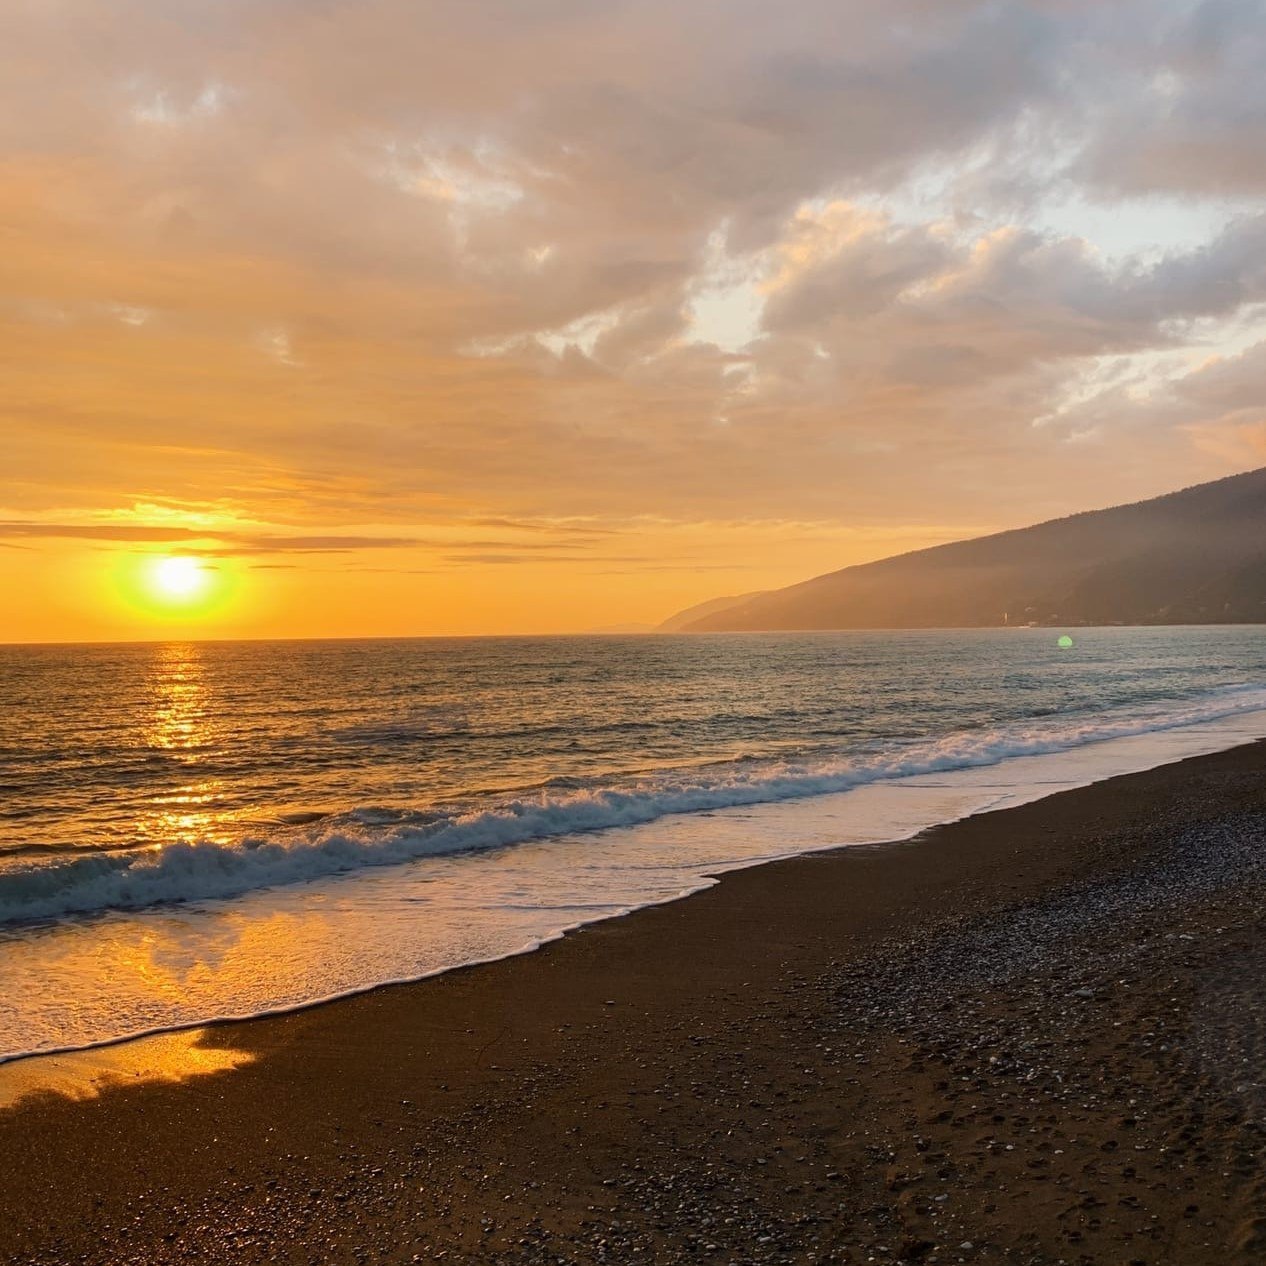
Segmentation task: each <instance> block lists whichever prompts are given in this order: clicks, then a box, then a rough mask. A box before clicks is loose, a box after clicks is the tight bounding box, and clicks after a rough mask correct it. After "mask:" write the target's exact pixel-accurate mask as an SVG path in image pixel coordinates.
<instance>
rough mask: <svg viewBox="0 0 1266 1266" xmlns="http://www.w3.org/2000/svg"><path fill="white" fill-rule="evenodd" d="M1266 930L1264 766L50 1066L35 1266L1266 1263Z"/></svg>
mask: <svg viewBox="0 0 1266 1266" xmlns="http://www.w3.org/2000/svg"><path fill="white" fill-rule="evenodd" d="M1264 897H1266V745H1262V744H1257V745H1254V746H1251V747H1246V748H1240V749H1237V750H1235V751H1232V752H1226V753H1221V754H1218V755H1215V756H1208V757H1201V758H1198V759H1196V760H1191V761H1187V762H1184V763H1183V764H1181V765H1171V766H1167V767H1164V768H1162V769H1159V770H1154V771H1151V772H1149V773H1144V774H1136V775H1130V776H1128V777H1124V778H1119V779H1114V780H1112V781H1110V782H1106V783H1101V784H1098V785H1096V786H1094V787H1089V788H1085V789H1083V790H1079V791H1074V792H1068V793H1064V794H1062V795H1059V796H1054V797H1051V798H1048V799H1046V800H1043V801H1040V802H1037V803H1035V804H1032V805H1027V806H1024V807H1021V808H1018V809H1012V810H1008V811H1005V812H999V813H993V814H987V815H983V816H981V817H978V818H974V819H970V820H968V821H966V822H962V823H958V824H955V825H952V826H947V827H942V828H938V829H937V830H935V831H932V832H929V833H928V834H927V835H925V836H923V837H921V838H920V839H918V840H916V841H913V842H909V843H904V844H894V845H883V846H875V847H867V848H854V849H847V850H840V851H837V852H833V853H824V854H815V855H812V856H808V857H802V858H798V859H795V860H791V861H786V862H779V863H775V864H773V865H769V866H764V867H760V868H757V869H754V870H749V871H743V872H738V873H734V874H731V875H727V876H725V877H724V879H723V880H722V881H721V882H720V883H719V884H718V885H717V886H716V887H714V888H712V889H710V890H708V891H707V892H703V893H700V894H697V895H695V896H693V897H690V898H688V899H686V900H684V901H680V902H677V903H674V904H672V905H669V906H663V907H659V908H656V909H651V910H645V911H641V912H639V913H637V914H635V915H632V916H630V917H628V918H625V919H620V920H613V921H610V922H607V923H603V924H599V925H596V926H594V927H591V928H588V929H585V930H584V931H581V932H579V933H576V934H574V935H571V936H568V937H566V938H565V939H563V940H562V941H559V942H556V943H554V944H551V945H548V946H546V947H545V948H544V949H542V950H541V951H539V952H538V953H535V954H531V955H527V956H524V957H520V958H515V959H510V960H507V961H504V962H501V963H495V964H491V965H487V966H482V967H477V968H472V969H469V970H464V971H459V972H453V973H450V974H449V975H446V976H443V977H439V978H437V979H434V980H429V981H424V982H421V983H419V984H415V985H406V986H398V987H392V988H387V989H382V990H378V991H376V992H374V993H371V994H366V995H363V996H361V997H358V998H353V999H348V1000H344V1001H341V1002H337V1003H333V1004H330V1005H328V1006H323V1007H317V1008H313V1009H310V1010H308V1011H304V1012H300V1013H296V1014H294V1015H290V1016H284V1017H278V1018H273V1019H266V1020H259V1021H254V1022H250V1023H246V1024H233V1025H223V1026H219V1027H216V1028H214V1029H211V1030H207V1031H205V1032H203V1033H201V1034H199V1035H196V1036H194V1037H192V1038H188V1039H184V1040H182V1041H175V1042H173V1041H172V1040H170V1039H166V1043H167V1044H166V1046H161V1045H155V1044H146V1043H139V1044H134V1045H132V1046H130V1047H128V1048H117V1049H116V1050H115V1051H114V1052H112V1053H111V1054H110V1055H109V1056H85V1057H75V1058H72V1059H70V1060H63V1061H61V1062H60V1063H59V1064H58V1065H56V1066H54V1065H51V1064H45V1065H43V1067H44V1068H46V1069H48V1073H47V1075H44V1074H43V1073H41V1065H40V1064H39V1063H32V1064H29V1065H28V1066H27V1067H26V1068H25V1069H23V1070H22V1072H21V1074H20V1075H21V1077H22V1078H23V1081H22V1083H21V1086H20V1093H21V1097H17V1101H16V1103H13V1104H11V1106H9V1107H7V1108H3V1109H0V1157H3V1158H4V1170H3V1174H4V1177H3V1181H2V1182H0V1262H3V1263H4V1264H5V1266H9V1264H10V1263H58V1264H60V1263H75V1262H84V1263H93V1264H97V1263H101V1264H103V1266H108V1264H112V1263H125V1262H126V1263H145V1264H146V1266H161V1264H162V1263H169V1262H205V1263H239V1262H240V1263H292V1262H293V1263H365V1262H406V1263H407V1262H430V1261H437V1260H438V1261H447V1262H450V1263H451V1262H549V1263H559V1262H563V1263H570V1262H585V1263H589V1262H612V1263H621V1264H623V1263H627V1262H637V1261H642V1262H679V1261H680V1262H686V1261H691V1262H693V1261H705V1262H835V1261H838V1262H868V1261H871V1260H874V1261H877V1262H897V1261H905V1262H915V1261H918V1262H960V1261H961V1262H978V1261H980V1262H991V1261H1008V1262H1030V1263H1047V1262H1049V1263H1057V1262H1061V1261H1062V1262H1067V1263H1101V1262H1102V1263H1120V1264H1121V1266H1125V1264H1126V1263H1135V1262H1140V1263H1157V1264H1160V1263H1206V1262H1207V1263H1215V1262H1216V1263H1225V1262H1241V1261H1242V1262H1250V1261H1260V1260H1263V1257H1266V1159H1264V1157H1263V1150H1262V1145H1263V1141H1264V1140H1266V1127H1264V1126H1263V1122H1264V1121H1266V935H1264V933H1266V902H1264V901H1263V898H1264ZM15 1068H21V1066H20V1065H19V1066H14V1068H10V1069H9V1070H8V1071H7V1073H6V1072H5V1070H0V1103H3V1102H4V1097H5V1096H4V1088H5V1085H6V1084H7V1085H8V1086H9V1087H10V1096H9V1097H10V1099H13V1098H15V1097H16V1096H17V1094H18V1092H17V1091H16V1090H14V1089H13V1088H14V1086H15V1085H17V1083H16V1081H15V1080H14V1079H15V1078H16V1077H17V1076H18V1073H16V1072H15ZM186 1074H187V1075H186ZM5 1078H7V1079H8V1080H7V1082H6V1080H5ZM41 1084H44V1085H46V1086H47V1087H48V1088H47V1089H46V1090H44V1091H41V1090H40V1089H39V1087H40V1085H41Z"/></svg>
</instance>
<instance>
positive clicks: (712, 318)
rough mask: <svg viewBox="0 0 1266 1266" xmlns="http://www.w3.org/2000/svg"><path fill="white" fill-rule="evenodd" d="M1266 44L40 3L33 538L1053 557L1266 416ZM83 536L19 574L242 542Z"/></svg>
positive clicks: (885, 19)
mask: <svg viewBox="0 0 1266 1266" xmlns="http://www.w3.org/2000/svg"><path fill="white" fill-rule="evenodd" d="M1263 16H1266V14H1264V11H1263V5H1262V4H1261V3H1260V2H1259V0H1094V2H1093V3H1092V2H1091V0H1059V2H1058V3H1056V2H1054V0H1031V2H1028V3H1020V4H1003V3H997V2H996V0H884V3H880V0H853V2H852V3H850V4H848V5H841V4H839V3H838V0H789V3H788V4H785V5H779V6H773V5H770V4H768V3H765V2H764V0H724V2H723V0H686V2H685V3H682V2H680V0H675V2H674V3H671V4H670V3H668V0H644V3H641V4H638V5H630V4H626V3H617V2H616V0H597V2H596V3H583V4H582V3H580V2H579V0H548V2H547V3H542V4H535V5H522V4H518V3H512V2H511V0H489V3H486V4H479V5H470V4H467V3H458V2H457V0H438V2H436V3H431V4H427V5H417V4H413V3H408V2H407V0H358V2H357V3H352V2H351V0H329V2H328V3H322V4H319V5H316V4H312V3H310V2H309V0H270V3H268V4H257V3H246V0H225V2H223V3H218V4H214V5H212V4H209V3H202V2H201V0H196V2H191V3H188V4H184V5H182V6H181V7H180V20H179V21H174V20H172V18H171V13H170V6H164V5H162V4H159V3H157V0H121V2H119V3H110V4H106V3H105V2H104V0H64V3H62V4H60V5H58V6H48V5H26V6H22V7H20V9H19V11H18V12H16V13H15V14H14V15H12V17H11V19H10V20H9V22H8V23H7V24H6V40H5V43H4V46H3V48H0V231H2V232H3V233H4V235H5V241H6V250H5V252H4V259H3V261H0V293H2V294H3V295H4V299H3V301H2V302H0V360H2V362H3V372H4V375H5V381H6V390H5V398H4V400H3V401H2V402H0V425H2V426H3V428H4V434H5V449H6V451H5V461H6V502H7V504H8V505H9V506H10V507H11V508H12V510H13V512H14V514H15V515H22V516H29V517H30V518H31V519H32V520H34V519H36V518H41V517H42V518H48V517H49V516H50V515H51V514H52V513H53V512H54V511H59V510H60V508H64V507H72V508H74V509H76V510H79V511H82V512H83V513H84V514H89V513H97V514H98V515H100V514H101V513H103V512H105V511H107V510H109V509H110V508H111V507H113V506H116V505H118V504H119V503H120V502H121V501H124V500H126V499H127V498H129V497H131V496H133V495H136V490H138V489H139V490H144V495H145V497H146V498H147V499H148V500H151V501H158V500H161V499H163V498H166V499H168V500H171V501H174V502H178V503H183V502H196V501H212V502H215V503H217V504H218V503H220V502H223V503H225V504H229V505H232V506H236V507H238V508H239V509H240V510H241V511H242V513H243V514H244V515H245V516H246V517H247V518H249V519H250V520H251V521H252V522H253V523H256V524H259V525H262V526H260V527H259V528H258V530H254V531H251V530H246V529H244V528H239V529H235V530H234V531H232V532H228V531H225V532H220V533H215V534H213V536H214V539H215V540H216V541H218V542H219V549H220V550H221V551H228V552H236V553H240V554H248V555H263V554H297V553H301V552H312V553H330V552H355V553H362V552H370V551H374V550H385V549H406V548H413V547H416V548H419V549H435V550H438V551H440V552H441V553H445V554H446V556H448V557H456V556H463V557H464V560H465V561H466V562H468V563H470V564H472V565H475V564H479V563H482V564H487V565H501V563H502V562H503V561H504V560H505V559H508V558H510V557H515V558H520V557H525V556H527V555H528V554H530V553H532V552H533V551H532V550H531V549H530V548H529V547H528V546H527V545H526V544H525V543H524V542H523V541H522V540H521V539H518V538H520V537H525V536H540V537H541V538H542V542H543V543H544V542H548V544H546V545H543V548H542V549H540V550H538V551H536V552H537V553H538V554H540V555H541V556H544V555H545V554H546V553H548V552H549V551H553V553H554V554H556V555H558V556H559V557H561V556H563V555H568V554H571V553H575V552H583V551H582V550H581V549H580V543H581V541H582V540H583V539H585V538H595V537H597V536H599V535H601V534H603V533H605V532H609V531H612V530H624V531H628V530H630V525H631V524H632V523H633V522H634V520H635V519H636V517H637V516H639V515H644V514H653V515H658V516H661V517H663V518H664V519H666V520H669V521H674V522H702V521H707V520H709V519H714V518H733V517H747V518H750V519H752V520H753V521H763V520H766V519H777V518H789V517H796V516H801V517H812V518H823V519H830V518H834V519H835V520H836V521H837V522H838V521H858V520H873V519H882V520H885V521H887V522H889V523H890V524H894V525H898V524H901V523H908V522H911V521H914V520H917V519H920V516H925V515H926V514H927V513H931V514H933V515H935V516H936V517H937V518H938V520H941V521H950V522H954V521H962V522H976V521H978V520H979V519H980V518H982V517H987V518H990V519H994V520H997V521H1020V520H1022V519H1023V518H1026V517H1029V515H1030V513H1031V512H1032V510H1033V508H1034V507H1035V506H1039V505H1040V507H1041V508H1042V509H1043V510H1050V511H1058V510H1071V509H1076V508H1079V507H1080V506H1082V505H1084V504H1095V503H1100V504H1102V503H1106V502H1110V501H1113V500H1117V499H1120V498H1122V497H1129V496H1132V495H1143V494H1145V493H1148V492H1155V491H1160V490H1161V489H1163V488H1165V487H1167V486H1169V485H1172V484H1175V483H1183V482H1190V481H1191V478H1193V477H1199V476H1202V475H1209V476H1212V475H1215V474H1221V473H1225V472H1226V470H1228V469H1231V468H1234V467H1236V466H1237V465H1241V464H1245V463H1247V462H1251V461H1253V460H1256V458H1255V457H1254V454H1255V453H1256V452H1257V450H1256V449H1255V448H1254V447H1253V444H1252V443H1251V442H1248V441H1244V440H1242V439H1241V440H1237V441H1235V443H1229V444H1226V445H1215V444H1212V443H1210V441H1209V436H1211V435H1213V434H1215V433H1216V434H1218V435H1224V436H1236V435H1239V436H1249V437H1250V438H1251V436H1253V435H1255V434H1256V432H1255V431H1253V429H1252V428H1253V426H1254V425H1255V422H1254V420H1253V416H1252V411H1253V409H1254V408H1256V407H1257V405H1256V403H1255V402H1256V401H1257V399H1258V397H1257V394H1256V391H1255V387H1254V384H1253V382H1252V380H1251V376H1246V377H1245V378H1244V379H1243V380H1242V381H1239V382H1238V384H1237V386H1236V387H1235V391H1236V392H1238V395H1237V396H1236V399H1237V400H1238V401H1239V403H1238V404H1236V405H1235V407H1234V408H1231V407H1229V406H1228V407H1224V403H1225V402H1223V401H1220V400H1215V399H1213V398H1212V395H1211V393H1212V392H1213V387H1212V386H1211V385H1210V384H1211V383H1212V379H1201V380H1198V381H1197V380H1193V379H1192V378H1191V375H1190V367H1191V363H1192V357H1193V354H1195V353H1199V356H1200V357H1204V356H1207V355H1209V354H1210V353H1215V354H1217V353H1222V354H1225V355H1226V356H1230V355H1232V354H1233V353H1232V352H1231V351H1229V350H1228V349H1227V348H1226V347H1222V346H1220V345H1219V342H1218V340H1219V338H1220V337H1222V335H1221V334H1220V333H1219V331H1222V332H1225V331H1227V330H1230V329H1231V328H1232V327H1233V326H1236V323H1237V322H1239V323H1242V322H1245V321H1247V320H1249V319H1250V317H1251V318H1252V319H1254V320H1258V321H1261V320H1262V318H1261V316H1260V313H1259V314H1258V315H1257V316H1253V314H1254V313H1255V312H1256V309H1257V305H1260V304H1262V303H1263V301H1266V264H1264V263H1263V261H1264V260H1266V179H1264V178H1263V176H1262V170H1263V169H1262V164H1261V162H1260V155H1261V153H1262V152H1263V139H1264V136H1266V133H1264V132H1263V128H1264V127H1266V87H1264V86H1263V84H1264V81H1263V78H1262V76H1261V75H1259V74H1258V73H1257V72H1256V67H1257V66H1258V64H1259V63H1260V62H1261V60H1262V54H1263V52H1264V51H1266V49H1263V45H1262V41H1263V38H1266V37H1264V36H1263V31H1264V30H1266V23H1264V22H1263V21H1262V19H1263ZM1162 198H1164V199H1168V200H1169V201H1168V202H1167V203H1165V206H1169V205H1177V206H1180V207H1182V208H1185V209H1188V210H1193V218H1192V219H1191V221H1190V222H1191V224H1193V225H1194V224H1199V225H1205V226H1207V231H1206V229H1205V228H1199V229H1197V228H1183V229H1181V231H1179V230H1175V229H1174V228H1173V226H1172V225H1171V224H1170V223H1169V222H1168V221H1167V220H1166V216H1167V215H1169V214H1170V213H1169V212H1167V211H1166V210H1165V209H1164V206H1162V203H1161V201H1158V200H1159V199H1162ZM1056 205H1059V206H1078V207H1089V208H1092V209H1094V210H1095V211H1096V214H1098V215H1100V217H1101V221H1106V222H1109V223H1113V224H1114V229H1113V235H1112V241H1111V243H1110V248H1109V245H1107V244H1105V242H1103V241H1100V240H1097V237H1096V234H1097V233H1098V232H1099V230H1097V229H1095V228H1094V226H1093V225H1091V224H1090V221H1089V220H1087V222H1086V224H1082V223H1081V222H1080V221H1077V220H1076V217H1071V218H1068V217H1066V219H1065V220H1064V221H1060V222H1059V223H1055V222H1053V221H1052V217H1051V208H1052V207H1053V206H1056ZM1194 211H1198V212H1199V213H1200V214H1199V215H1198V216H1195V215H1194ZM1185 223H1187V222H1186V221H1184V224H1185ZM1088 225H1089V227H1087V226H1088ZM1122 225H1124V227H1122ZM1131 226H1136V227H1131ZM1157 240H1162V241H1164V242H1165V243H1167V245H1166V248H1165V249H1164V250H1158V249H1157V247H1156V245H1155V243H1156V241H1157ZM1264 332H1266V326H1264ZM1228 337H1229V336H1228ZM1171 355H1174V356H1177V358H1178V359H1177V361H1175V362H1173V363H1172V364H1171V363H1170V362H1169V361H1167V360H1166V357H1168V356H1171ZM1127 362H1128V367H1127V368H1122V366H1125V365H1127ZM1131 375H1133V377H1131ZM1136 379H1137V381H1136ZM1222 390H1225V391H1227V392H1230V391H1231V388H1230V386H1226V387H1224V388H1222ZM1201 393H1203V394H1201ZM1245 411H1247V412H1245ZM1245 427H1247V428H1248V430H1244V429H1243V428H1245ZM1236 428H1240V429H1239V430H1237V429H1236ZM1127 456H1128V457H1129V459H1130V460H1129V461H1128V462H1127V461H1126V460H1125V459H1126V457H1127ZM454 522H459V523H463V522H464V523H466V524H467V525H469V527H470V529H472V530H480V531H482V532H484V533H486V539H485V537H484V536H480V537H479V538H474V537H472V538H471V539H469V540H467V541H466V543H465V544H464V545H462V544H461V543H460V542H457V541H455V540H454V539H452V535H451V533H449V532H440V531H437V530H436V525H439V524H450V525H451V524H453V523H454ZM364 524H374V525H375V527H376V529H377V530H379V531H380V535H361V534H359V533H357V532H356V531H355V530H354V529H355V528H356V527H358V526H359V525H364ZM63 526H64V527H65V529H66V530H65V531H64V532H62V533H58V532H55V531H53V530H52V529H51V528H50V527H49V525H48V524H44V526H43V528H42V529H41V530H40V531H39V532H36V530H35V529H34V528H32V527H31V526H30V525H29V524H28V525H26V526H22V525H21V524H19V525H17V526H13V525H8V526H0V535H3V536H5V537H7V538H8V539H9V543H10V544H12V543H13V542H14V541H17V540H19V539H37V538H38V537H40V536H42V537H45V538H49V537H53V536H57V535H61V536H64V537H65V538H67V539H70V538H73V537H79V538H81V539H94V540H113V541H118V542H127V541H132V542H138V543H139V542H153V543H168V544H171V545H179V544H181V543H185V544H189V543H193V542H197V541H203V540H206V539H208V538H207V537H205V536H204V535H203V534H201V533H199V531H198V529H197V527H196V526H195V525H185V526H184V527H182V528H180V530H177V526H176V525H173V526H172V527H171V528H161V529H160V528H156V527H151V526H146V525H144V524H133V525H126V524H119V525H115V530H116V531H117V533H118V534H115V535H105V534H104V533H106V532H107V528H106V527H104V526H93V527H92V529H91V530H89V528H88V527H86V526H85V525H84V524H82V523H79V522H77V521H71V520H68V521H67V522H66V523H65V524H64V525H63ZM128 533H132V534H131V535H129V534H128ZM502 536H504V537H506V538H507V539H506V540H502V539H499V538H500V537H502Z"/></svg>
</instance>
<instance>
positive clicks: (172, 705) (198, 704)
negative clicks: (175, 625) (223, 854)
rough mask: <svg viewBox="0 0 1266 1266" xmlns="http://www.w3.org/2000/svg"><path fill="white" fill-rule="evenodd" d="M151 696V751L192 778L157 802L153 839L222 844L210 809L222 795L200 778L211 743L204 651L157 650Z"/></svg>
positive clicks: (186, 647)
mask: <svg viewBox="0 0 1266 1266" xmlns="http://www.w3.org/2000/svg"><path fill="white" fill-rule="evenodd" d="M154 654H155V659H154V666H153V670H152V685H151V694H152V697H153V700H154V705H153V713H152V716H151V720H150V723H149V725H148V727H147V728H146V731H145V742H146V744H147V746H149V747H151V748H154V749H157V750H159V751H164V752H167V753H169V754H170V755H171V756H172V757H173V758H174V759H175V760H177V761H179V762H180V764H181V765H182V766H183V767H185V768H186V769H187V770H188V771H189V774H190V778H189V780H188V781H186V782H182V783H181V784H180V785H179V786H176V787H173V788H171V789H170V790H168V791H165V792H163V793H162V794H160V795H157V796H155V797H154V804H155V807H156V812H155V813H154V815H153V817H152V819H151V827H152V833H153V834H154V836H155V837H156V838H157V839H159V840H161V841H168V840H174V839H175V840H200V839H214V838H218V836H217V833H216V832H215V831H213V829H212V828H213V827H214V826H215V825H216V815H215V814H214V813H213V812H212V811H211V810H210V808H209V806H210V805H212V804H214V802H215V799H216V795H217V793H218V791H219V790H220V783H219V781H217V780H212V779H206V778H198V777H197V776H196V775H197V773H198V769H197V767H198V764H199V761H200V760H201V749H203V748H205V747H206V746H207V744H208V743H209V742H210V741H211V739H212V738H213V734H212V731H211V728H210V723H209V720H208V717H209V708H208V703H209V695H208V686H207V682H206V669H205V666H204V664H203V658H202V656H203V652H202V650H201V648H200V647H198V646H196V645H193V644H190V643H183V642H173V643H170V644H168V645H164V646H159V647H156V648H155V652H154Z"/></svg>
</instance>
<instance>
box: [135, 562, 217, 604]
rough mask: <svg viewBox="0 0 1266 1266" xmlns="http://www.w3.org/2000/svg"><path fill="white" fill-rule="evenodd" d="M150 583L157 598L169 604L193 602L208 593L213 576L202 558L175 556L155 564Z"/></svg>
mask: <svg viewBox="0 0 1266 1266" xmlns="http://www.w3.org/2000/svg"><path fill="white" fill-rule="evenodd" d="M149 582H150V585H151V587H152V588H153V591H154V594H155V596H156V597H159V598H163V599H165V600H166V601H168V602H180V603H183V602H192V601H194V600H195V599H197V598H198V597H200V596H201V595H202V594H203V593H204V592H205V591H206V589H207V586H208V585H209V584H210V583H211V575H210V572H209V571H208V570H207V567H206V565H205V564H204V563H203V561H202V560H201V559H200V558H195V557H193V556H192V555H191V554H173V555H171V556H170V557H168V558H160V559H157V560H156V561H155V562H154V563H153V565H152V566H151V568H150V573H149Z"/></svg>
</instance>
